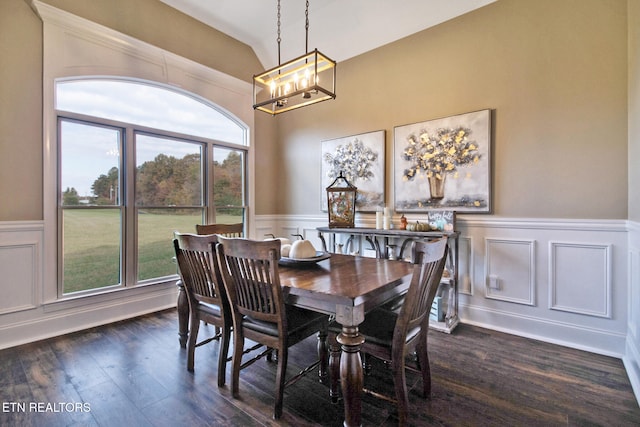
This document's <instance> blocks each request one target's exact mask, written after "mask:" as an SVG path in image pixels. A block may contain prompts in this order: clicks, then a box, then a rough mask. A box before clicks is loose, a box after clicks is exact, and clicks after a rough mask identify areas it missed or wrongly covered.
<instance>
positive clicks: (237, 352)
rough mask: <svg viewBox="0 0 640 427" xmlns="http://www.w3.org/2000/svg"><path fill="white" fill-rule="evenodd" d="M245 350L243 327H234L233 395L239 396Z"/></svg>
mask: <svg viewBox="0 0 640 427" xmlns="http://www.w3.org/2000/svg"><path fill="white" fill-rule="evenodd" d="M243 351H244V336H243V335H242V327H240V328H237V327H236V326H235V322H234V327H233V357H232V360H231V370H232V373H231V395H232V396H233V397H238V395H239V394H240V393H239V383H240V368H241V366H242V353H243Z"/></svg>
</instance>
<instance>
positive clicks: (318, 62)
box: [253, 0, 336, 116]
mask: <svg viewBox="0 0 640 427" xmlns="http://www.w3.org/2000/svg"><path fill="white" fill-rule="evenodd" d="M305 17H306V20H305V36H306V37H305V50H306V54H304V55H302V56H300V57H298V58H295V59H292V60H291V61H289V62H286V63H284V64H282V63H281V62H280V42H281V41H282V39H281V37H280V0H278V38H277V39H276V41H277V42H278V66H277V67H274V68H271V69H269V70H267V71H264V72H262V73H260V74H256V75H254V76H253V109H254V110H260V111H264V112H265V113H269V114H271V115H274V116H275V115H276V114H280V113H284V112H286V111H290V110H294V109H296V108H300V107H305V106H307V105H311V104H315V103H318V102H321V101H326V100H329V99H335V97H336V93H335V92H336V62H335V61H333V60H332V59H330V58H329V57H327V56H326V55H324V54H322V53H320V52H319V51H318V49H314V50H313V51H311V52H309V1H308V0H307V3H306V9H305Z"/></svg>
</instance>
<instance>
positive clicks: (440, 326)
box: [317, 227, 460, 333]
mask: <svg viewBox="0 0 640 427" xmlns="http://www.w3.org/2000/svg"><path fill="white" fill-rule="evenodd" d="M317 230H318V237H319V238H320V241H321V242H322V249H323V250H324V251H326V252H333V253H339V252H342V253H347V254H348V253H354V252H359V251H360V250H361V248H362V247H363V240H364V241H366V242H368V243H369V244H370V245H371V250H373V251H375V255H376V258H391V259H400V260H404V259H405V257H406V256H408V255H410V253H409V254H406V252H407V250H408V249H410V245H411V243H412V242H414V241H416V240H432V239H439V238H441V237H446V238H447V240H448V242H449V253H448V255H447V265H446V267H445V268H446V273H445V274H443V276H442V280H441V282H440V286H441V289H439V290H438V293H440V292H441V291H444V290H446V291H447V294H448V295H447V307H446V313H445V316H444V320H443V321H438V320H434V319H431V320H430V321H429V327H431V328H432V329H436V330H438V331H442V332H446V333H451V331H453V329H454V328H455V327H456V326H457V325H458V323H459V321H460V319H459V318H458V236H459V235H460V233H459V232H457V231H407V230H396V229H392V230H380V229H377V228H365V227H355V228H330V227H318V228H317ZM339 234H342V235H346V239H345V240H344V243H337V239H336V235H339ZM325 236H326V238H325ZM356 245H357V246H356ZM409 261H410V260H409Z"/></svg>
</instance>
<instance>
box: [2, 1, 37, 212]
mask: <svg viewBox="0 0 640 427" xmlns="http://www.w3.org/2000/svg"><path fill="white" fill-rule="evenodd" d="M37 219H42V23H41V22H40V20H39V19H38V17H37V16H36V15H35V14H34V13H33V11H32V10H31V8H30V7H29V6H28V5H27V4H26V2H24V1H23V0H9V1H0V221H2V220H37Z"/></svg>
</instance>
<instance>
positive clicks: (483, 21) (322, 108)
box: [0, 0, 640, 221]
mask: <svg viewBox="0 0 640 427" xmlns="http://www.w3.org/2000/svg"><path fill="white" fill-rule="evenodd" d="M46 2H47V3H49V4H51V5H53V6H55V7H59V8H61V9H64V10H67V11H69V12H72V13H74V14H77V15H79V16H82V17H85V18H88V19H90V20H93V21H96V22H98V23H101V24H103V25H106V26H109V27H111V28H114V29H116V30H118V31H121V32H123V33H126V34H129V35H132V36H134V37H137V38H140V39H141V40H143V41H146V42H149V43H151V44H154V45H156V46H159V47H161V48H164V49H167V50H169V51H171V52H174V53H176V54H179V55H182V56H184V57H187V58H189V59H192V60H194V61H198V62H201V63H203V64H205V65H207V66H210V67H212V68H216V69H219V70H221V71H224V72H226V73H228V74H231V75H233V76H235V77H238V78H241V79H243V80H246V81H249V80H250V79H251V74H253V73H254V72H255V70H259V69H261V68H262V67H261V65H260V64H259V62H258V60H257V58H256V57H255V55H254V54H253V52H252V51H251V50H250V49H249V48H248V47H247V46H246V45H244V44H242V43H240V42H238V41H236V40H234V39H231V38H229V37H227V36H225V35H223V34H221V33H219V32H217V31H215V30H212V29H210V28H208V27H206V26H204V25H203V24H201V23H199V22H197V21H195V20H193V19H191V18H189V17H186V16H185V15H182V14H180V13H178V12H176V11H174V10H173V9H171V8H169V7H168V6H166V5H164V4H163V3H161V2H158V1H157V0H137V1H135V2H131V1H127V0H93V1H91V2H87V1H84V0H46ZM629 8H630V10H632V9H633V10H636V12H635V15H630V16H635V20H636V21H637V18H638V12H637V8H638V7H637V5H634V4H633V0H629ZM630 19H631V18H630ZM169 23H170V25H169ZM627 27H629V28H633V25H632V22H629V25H628V26H627V2H626V1H625V0H612V1H606V2H603V1H599V0H560V1H558V0H535V1H533V0H530V1H522V0H500V1H498V2H496V3H494V4H491V5H489V6H486V7H484V8H482V9H480V10H477V11H475V12H472V13H470V14H467V15H465V16H462V17H459V18H457V19H454V20H451V21H449V22H446V23H444V24H442V25H439V26H437V27H435V28H432V29H429V30H426V31H423V32H421V33H418V34H415V35H413V36H411V37H408V38H406V39H403V40H400V41H398V42H395V43H393V44H390V45H387V46H385V47H382V48H379V49H377V50H374V51H372V52H369V53H366V54H364V55H361V56H359V57H356V58H353V59H351V60H348V61H344V62H341V63H340V64H338V80H337V85H338V86H337V93H338V99H337V100H335V101H328V102H325V103H322V104H320V105H317V106H313V107H310V108H304V109H301V110H299V111H293V112H290V113H287V114H284V115H282V116H281V117H276V118H273V117H270V116H268V115H266V114H262V113H259V114H257V115H256V126H255V129H254V133H255V138H256V139H255V141H256V170H255V174H256V207H255V213H257V214H319V213H320V191H321V189H320V188H319V187H320V185H319V181H320V141H321V140H322V139H328V138H335V137H340V136H346V135H352V134H356V133H360V132H367V131H371V130H378V129H385V130H386V131H387V160H388V163H387V176H389V177H390V176H391V173H392V171H393V170H392V160H391V158H392V155H393V149H392V147H393V127H394V126H397V125H402V124H407V123H412V122H419V121H423V120H429V119H432V118H438V117H443V116H447V115H451V114H459V113H464V112H468V111H474V110H478V109H484V108H491V109H495V131H494V134H495V140H494V149H493V162H494V176H493V180H494V193H493V194H494V213H495V214H497V215H504V216H516V217H518V216H520V217H558V218H613V219H619V218H626V217H627V213H628V212H629V215H630V216H633V217H635V218H636V219H638V218H640V200H638V196H635V193H632V191H627V188H628V184H627V183H628V180H627V137H628V136H631V137H632V140H633V141H635V146H636V148H635V149H634V145H631V147H630V150H631V151H630V153H631V156H632V160H631V161H633V158H635V159H638V158H639V157H640V154H638V152H640V147H637V146H638V145H639V144H638V140H639V139H640V138H639V137H638V125H637V124H636V125H635V127H634V126H633V125H632V126H631V127H629V131H627V125H628V123H631V117H632V115H633V114H632V111H634V110H633V109H634V108H635V111H636V112H637V109H638V107H637V104H638V102H640V101H638V95H637V92H638V82H635V83H633V82H631V83H630V85H629V87H627V70H628V68H627ZM41 33H42V24H41V22H40V21H39V19H38V18H37V16H36V15H35V14H34V13H33V11H32V10H31V9H30V7H29V6H28V2H27V1H25V0H5V1H2V2H0V58H2V59H0V61H2V67H0V130H1V132H0V197H1V198H2V203H0V221H3V220H38V219H42V172H41V170H42V147H41V144H42V142H41V141H42V125H41V122H42V119H41V111H42V105H41V104H42V101H41V99H42V89H41V88H42V83H41V73H42V59H41V58H42V34H41ZM635 37H636V39H637V35H636V36H635ZM630 46H633V43H631V44H630ZM635 46H636V47H635V50H637V49H638V48H637V46H638V42H637V40H636V42H635ZM326 53H327V54H328V55H331V52H326ZM637 58H638V55H635V61H636V62H637V61H638V59H637ZM7 64H10V66H7ZM631 66H632V65H629V67H631ZM635 70H636V71H637V70H638V66H637V64H636V65H635ZM628 89H629V90H634V91H635V92H634V93H635V94H636V95H635V101H634V98H632V97H630V99H629V108H631V110H629V114H627V110H628V108H627V90H628ZM634 106H635V107H634ZM636 115H637V114H636ZM628 117H629V120H628ZM634 135H635V137H634ZM634 153H635V154H634ZM639 178H640V177H638V175H637V173H634V169H633V168H631V170H630V174H629V182H637V181H638V179H639ZM392 188H393V184H392V182H391V181H390V180H388V182H387V202H388V203H392V201H393V195H392V192H391V191H392ZM630 188H631V190H633V187H630ZM274 189H277V191H274ZM628 197H629V200H631V203H630V204H629V206H627V199H628ZM634 212H635V213H634Z"/></svg>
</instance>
